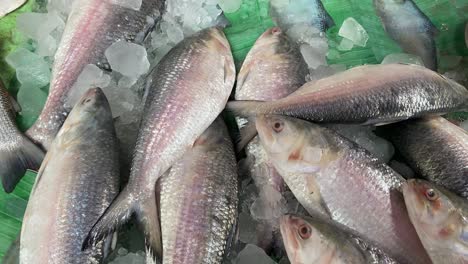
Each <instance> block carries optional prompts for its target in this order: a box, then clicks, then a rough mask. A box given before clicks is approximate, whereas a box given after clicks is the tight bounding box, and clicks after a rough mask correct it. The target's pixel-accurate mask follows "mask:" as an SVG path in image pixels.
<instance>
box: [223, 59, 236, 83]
mask: <svg viewBox="0 0 468 264" xmlns="http://www.w3.org/2000/svg"><path fill="white" fill-rule="evenodd" d="M232 64H233V62H232V59H229V58H228V57H224V60H223V69H224V72H223V73H224V76H223V77H224V78H223V80H224V83H228V82H229V79H230V78H229V77H230V76H234V78H235V76H236V70H235V69H233V68H232V67H231V65H232Z"/></svg>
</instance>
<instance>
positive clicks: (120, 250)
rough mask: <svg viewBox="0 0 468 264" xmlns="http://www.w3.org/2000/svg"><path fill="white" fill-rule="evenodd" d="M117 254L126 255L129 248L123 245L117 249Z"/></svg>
mask: <svg viewBox="0 0 468 264" xmlns="http://www.w3.org/2000/svg"><path fill="white" fill-rule="evenodd" d="M117 254H118V255H119V256H125V255H127V254H128V250H127V249H126V248H123V247H122V248H119V250H118V251H117Z"/></svg>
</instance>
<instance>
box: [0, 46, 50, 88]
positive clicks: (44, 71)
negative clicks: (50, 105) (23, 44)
mask: <svg viewBox="0 0 468 264" xmlns="http://www.w3.org/2000/svg"><path fill="white" fill-rule="evenodd" d="M5 60H6V62H7V63H8V64H9V65H10V66H11V67H13V68H14V69H15V70H16V78H17V79H18V81H19V82H20V83H21V84H22V85H26V86H28V87H37V88H41V87H44V86H46V85H47V84H48V83H49V81H50V69H49V65H48V64H47V62H46V61H45V60H44V59H43V58H41V57H40V56H38V55H37V54H35V53H32V52H30V51H29V50H27V49H24V48H18V49H16V50H15V51H13V52H12V53H10V54H8V56H7V57H6V58H5Z"/></svg>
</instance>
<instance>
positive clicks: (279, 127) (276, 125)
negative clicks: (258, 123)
mask: <svg viewBox="0 0 468 264" xmlns="http://www.w3.org/2000/svg"><path fill="white" fill-rule="evenodd" d="M283 128H284V125H283V122H281V121H275V122H274V123H273V130H274V131H275V132H276V133H279V132H281V131H283Z"/></svg>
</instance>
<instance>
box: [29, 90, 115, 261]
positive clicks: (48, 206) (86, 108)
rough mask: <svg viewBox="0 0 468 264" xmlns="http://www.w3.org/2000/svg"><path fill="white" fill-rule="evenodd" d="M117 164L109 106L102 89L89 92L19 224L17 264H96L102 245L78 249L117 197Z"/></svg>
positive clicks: (48, 162) (46, 165) (55, 146)
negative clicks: (19, 237)
mask: <svg viewBox="0 0 468 264" xmlns="http://www.w3.org/2000/svg"><path fill="white" fill-rule="evenodd" d="M118 161H119V159H118V143H117V138H116V134H115V129H114V125H113V119H112V114H111V111H110V106H109V104H108V102H107V99H106V98H105V96H104V93H103V92H102V90H100V89H91V90H89V91H88V92H87V93H86V94H85V95H84V97H83V98H82V99H81V100H80V102H79V103H78V104H77V105H76V106H75V108H74V110H73V111H72V112H71V114H70V116H69V117H68V118H67V121H66V122H65V123H64V126H63V127H62V129H61V130H60V132H59V133H58V135H57V138H56V139H55V140H54V142H53V144H52V145H51V148H50V150H49V152H48V153H47V156H46V158H45V160H44V163H43V164H42V166H41V169H40V170H39V173H38V175H37V178H36V182H35V184H34V187H33V190H32V192H31V197H30V200H29V202H28V205H27V208H26V212H25V216H24V220H23V226H22V231H21V246H20V247H21V248H20V263H24V264H29V263H77V264H78V263H79V264H86V263H90V264H91V263H93V264H94V263H100V261H101V260H102V258H103V257H104V250H105V248H104V243H103V242H101V243H98V244H97V245H96V246H95V247H92V248H90V249H88V250H85V251H82V250H81V245H82V243H83V240H84V239H85V237H86V235H87V234H88V232H89V230H90V229H91V227H92V226H93V225H94V223H95V222H96V221H97V220H98V219H99V217H100V216H101V215H102V214H103V213H104V211H105V209H106V208H107V206H109V204H110V203H111V201H112V200H113V199H114V197H115V196H116V195H117V193H118V190H119V165H118Z"/></svg>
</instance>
